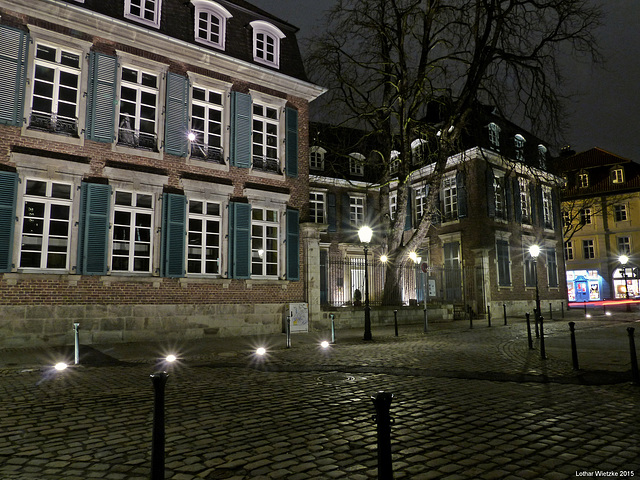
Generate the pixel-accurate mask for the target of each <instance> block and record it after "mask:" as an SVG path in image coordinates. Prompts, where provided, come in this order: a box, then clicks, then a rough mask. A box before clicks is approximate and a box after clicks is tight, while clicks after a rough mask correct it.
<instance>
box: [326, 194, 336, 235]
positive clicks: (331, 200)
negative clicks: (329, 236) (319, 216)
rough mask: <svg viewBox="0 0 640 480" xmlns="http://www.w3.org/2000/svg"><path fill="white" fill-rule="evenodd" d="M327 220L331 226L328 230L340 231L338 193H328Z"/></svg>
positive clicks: (332, 231) (331, 231)
mask: <svg viewBox="0 0 640 480" xmlns="http://www.w3.org/2000/svg"><path fill="white" fill-rule="evenodd" d="M327 221H328V223H329V227H328V228H327V231H328V232H330V233H334V232H337V231H338V226H337V224H336V194H335V193H329V194H327Z"/></svg>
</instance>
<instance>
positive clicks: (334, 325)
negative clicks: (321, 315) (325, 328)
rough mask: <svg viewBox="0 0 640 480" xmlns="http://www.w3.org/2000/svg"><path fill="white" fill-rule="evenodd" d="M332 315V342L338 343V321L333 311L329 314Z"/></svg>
mask: <svg viewBox="0 0 640 480" xmlns="http://www.w3.org/2000/svg"><path fill="white" fill-rule="evenodd" d="M329 317H331V343H336V322H335V318H334V317H335V315H334V314H333V313H331V314H329Z"/></svg>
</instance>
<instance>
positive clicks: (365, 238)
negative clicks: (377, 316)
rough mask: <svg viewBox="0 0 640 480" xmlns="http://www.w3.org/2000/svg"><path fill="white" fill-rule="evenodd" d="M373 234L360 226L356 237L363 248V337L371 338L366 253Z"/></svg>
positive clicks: (369, 229)
mask: <svg viewBox="0 0 640 480" xmlns="http://www.w3.org/2000/svg"><path fill="white" fill-rule="evenodd" d="M372 236H373V230H371V228H370V227H366V226H363V227H360V229H359V230H358V238H359V239H360V243H362V247H363V249H364V339H365V340H371V307H370V306H369V265H368V264H367V254H368V253H369V242H370V241H371V237H372Z"/></svg>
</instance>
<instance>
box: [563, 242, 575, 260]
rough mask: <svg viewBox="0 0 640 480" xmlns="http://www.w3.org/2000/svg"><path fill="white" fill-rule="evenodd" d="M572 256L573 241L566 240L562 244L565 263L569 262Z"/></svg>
mask: <svg viewBox="0 0 640 480" xmlns="http://www.w3.org/2000/svg"><path fill="white" fill-rule="evenodd" d="M574 258H575V257H574V254H573V240H568V241H566V242H564V259H565V260H566V261H569V260H573V259H574Z"/></svg>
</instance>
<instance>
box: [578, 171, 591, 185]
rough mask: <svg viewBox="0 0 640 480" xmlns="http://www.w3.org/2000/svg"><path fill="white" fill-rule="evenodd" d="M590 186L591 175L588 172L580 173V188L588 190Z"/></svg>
mask: <svg viewBox="0 0 640 480" xmlns="http://www.w3.org/2000/svg"><path fill="white" fill-rule="evenodd" d="M588 186H589V174H588V173H586V172H580V173H579V174H578V187H580V188H587V187H588Z"/></svg>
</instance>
